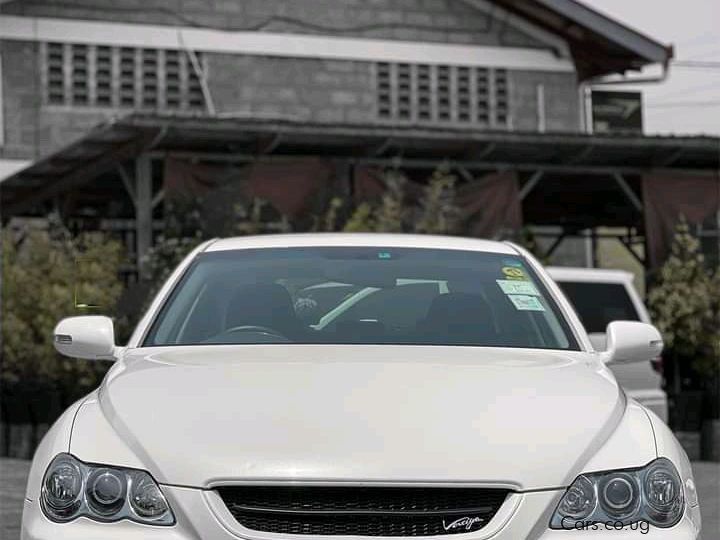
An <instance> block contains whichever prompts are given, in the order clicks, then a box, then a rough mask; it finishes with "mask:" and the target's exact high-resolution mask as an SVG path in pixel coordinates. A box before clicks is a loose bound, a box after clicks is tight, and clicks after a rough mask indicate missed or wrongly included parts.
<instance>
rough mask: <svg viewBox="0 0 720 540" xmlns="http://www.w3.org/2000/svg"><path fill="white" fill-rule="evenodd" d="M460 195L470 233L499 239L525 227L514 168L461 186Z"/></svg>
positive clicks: (468, 232)
mask: <svg viewBox="0 0 720 540" xmlns="http://www.w3.org/2000/svg"><path fill="white" fill-rule="evenodd" d="M457 195H458V196H457V202H458V206H460V208H461V210H462V213H463V216H464V218H465V220H466V223H467V228H466V230H465V234H466V235H467V236H474V237H480V238H497V237H500V236H507V235H508V233H512V232H517V231H519V230H520V227H522V207H521V201H520V194H519V192H518V181H517V174H516V173H514V172H512V171H506V172H499V173H491V174H488V175H486V176H484V177H482V178H480V179H478V180H476V181H474V182H471V183H469V184H465V185H464V186H460V188H458V193H457Z"/></svg>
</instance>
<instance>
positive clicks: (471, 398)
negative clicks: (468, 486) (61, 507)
mask: <svg viewBox="0 0 720 540" xmlns="http://www.w3.org/2000/svg"><path fill="white" fill-rule="evenodd" d="M98 395H99V398H98V399H99V407H100V410H101V411H102V414H103V415H104V417H105V419H106V421H107V422H108V423H109V425H110V426H111V428H112V430H111V431H113V432H114V433H115V434H117V436H118V437H119V439H120V440H122V441H124V444H125V445H127V447H128V448H129V449H130V450H131V451H132V453H133V454H134V455H135V456H137V458H138V460H139V462H140V463H142V464H143V466H144V467H145V468H147V469H148V470H150V472H151V473H152V474H153V475H154V476H155V477H156V478H157V480H158V481H160V482H161V483H167V484H175V485H181V486H193V487H208V486H213V485H218V484H221V483H224V482H233V481H240V480H263V481H265V480H293V481H298V480H300V481H302V480H307V481H310V480H332V481H427V482H468V481H471V482H479V483H488V484H502V485H507V486H511V487H514V488H516V489H542V488H553V487H560V486H566V485H568V484H569V483H570V482H571V481H572V480H573V478H574V477H575V475H576V474H577V473H578V472H579V470H580V468H581V467H582V465H583V464H584V463H586V462H587V460H588V458H589V457H590V456H591V455H592V454H593V453H594V452H595V451H597V449H598V447H599V446H600V445H601V444H602V443H603V442H604V441H605V440H606V439H607V438H608V437H609V435H610V434H611V433H612V432H613V430H614V429H615V426H616V425H617V424H618V422H619V421H620V419H621V417H622V415H623V411H624V408H625V397H624V395H623V393H622V392H621V391H620V390H619V387H618V385H617V383H616V382H615V379H614V378H613V377H612V375H610V374H609V372H608V370H607V369H606V368H605V367H604V366H602V365H601V364H600V363H599V362H598V361H597V360H596V359H595V357H594V355H591V354H586V353H580V352H568V353H563V352H556V351H540V350H527V349H515V350H508V349H494V348H473V347H435V346H433V347H416V346H384V347H383V346H357V345H349V346H329V345H265V346H262V345H260V346H255V345H242V346H202V347H201V346H197V347H177V348H174V347H173V348H154V349H137V350H133V351H130V352H128V353H127V354H126V356H125V358H124V359H123V360H122V361H120V362H118V363H117V364H116V365H115V366H114V368H113V369H112V370H111V372H110V373H109V374H108V376H107V377H106V380H105V382H104V383H103V386H102V387H101V389H100V392H99V394H98ZM96 457H97V458H101V456H96Z"/></svg>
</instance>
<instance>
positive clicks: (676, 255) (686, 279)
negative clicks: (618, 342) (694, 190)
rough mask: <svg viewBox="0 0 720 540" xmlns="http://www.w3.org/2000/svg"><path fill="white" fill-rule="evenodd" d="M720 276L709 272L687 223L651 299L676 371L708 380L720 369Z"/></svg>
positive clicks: (677, 233)
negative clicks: (691, 372)
mask: <svg viewBox="0 0 720 540" xmlns="http://www.w3.org/2000/svg"><path fill="white" fill-rule="evenodd" d="M719 275H720V272H719V271H716V272H715V275H714V277H713V275H712V274H711V272H710V271H709V270H708V269H707V267H706V265H705V260H704V258H703V255H702V254H701V253H700V243H699V242H698V240H697V238H695V237H694V236H693V235H692V234H690V230H689V227H688V225H687V223H686V222H685V220H681V222H680V223H679V224H678V226H677V228H676V231H675V237H674V239H673V243H672V250H671V254H670V257H669V258H668V260H667V261H666V262H665V264H664V265H663V266H662V268H661V269H660V274H659V278H658V280H657V283H656V284H655V286H654V287H653V289H652V290H651V291H650V293H649V294H648V304H649V307H650V311H651V314H652V317H653V321H654V323H655V325H656V326H657V327H658V329H659V330H660V332H661V333H662V334H663V339H664V341H665V349H666V351H667V355H666V356H667V357H668V358H670V359H672V360H673V361H674V363H675V364H676V366H675V367H676V370H680V369H681V368H682V366H683V365H684V366H686V367H690V368H692V370H694V371H696V372H697V373H699V374H701V375H706V376H707V375H711V374H714V373H716V372H717V371H718V370H719V369H720V305H719V304H720V300H719V298H720V294H719V293H720V285H719V283H720V277H718V276H719ZM676 384H677V381H676Z"/></svg>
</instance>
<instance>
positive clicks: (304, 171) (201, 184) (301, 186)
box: [164, 158, 335, 218]
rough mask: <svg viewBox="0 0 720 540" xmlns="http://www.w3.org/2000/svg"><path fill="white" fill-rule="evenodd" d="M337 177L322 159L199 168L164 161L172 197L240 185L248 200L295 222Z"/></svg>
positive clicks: (194, 165)
mask: <svg viewBox="0 0 720 540" xmlns="http://www.w3.org/2000/svg"><path fill="white" fill-rule="evenodd" d="M334 175H335V169H334V167H333V166H332V164H330V163H328V162H325V161H323V160H321V159H316V158H308V159H298V160H297V161H292V162H275V163H253V164H250V165H245V166H242V167H227V166H220V165H200V164H194V163H190V162H188V161H184V160H179V159H174V158H168V159H166V160H165V178H164V184H165V193H166V195H167V196H168V197H169V198H173V197H188V196H190V197H202V196H204V195H206V194H208V192H210V191H212V190H214V189H216V188H221V187H223V186H225V185H227V184H230V183H241V184H242V192H243V195H244V196H246V197H253V196H255V197H259V198H261V199H264V200H266V201H268V202H269V203H270V204H272V205H273V206H274V207H275V208H276V209H277V210H278V211H279V212H280V213H282V214H284V215H286V216H288V217H290V218H293V217H295V216H297V215H299V214H300V213H301V212H302V211H303V210H305V209H306V208H307V207H308V206H309V205H310V204H311V202H312V200H313V196H314V195H315V194H317V192H318V191H319V190H321V189H322V188H324V187H325V186H327V185H328V184H329V183H330V182H331V181H332V179H333V177H334Z"/></svg>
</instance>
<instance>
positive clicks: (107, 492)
mask: <svg viewBox="0 0 720 540" xmlns="http://www.w3.org/2000/svg"><path fill="white" fill-rule="evenodd" d="M40 506H41V507H42V509H43V512H44V513H45V515H46V516H47V517H48V518H50V519H51V520H53V521H59V522H66V521H72V520H73V519H76V518H78V517H80V516H85V517H88V518H90V519H94V520H96V521H105V522H108V521H119V520H121V519H129V520H132V521H137V522H140V523H150V524H154V525H173V524H174V523H175V516H174V515H173V513H172V510H171V509H170V506H169V505H168V503H167V501H166V500H165V496H164V495H163V494H162V491H160V487H159V486H158V485H157V483H155V480H153V478H152V477H151V476H150V475H149V474H148V473H146V472H145V471H138V470H135V469H123V468H120V467H106V466H100V465H89V464H87V463H83V462H82V461H79V460H78V459H76V458H74V457H73V456H71V455H70V454H59V455H58V456H57V457H56V458H55V459H53V460H52V463H50V466H49V467H48V469H47V471H46V472H45V477H44V478H43V484H42V490H41V493H40Z"/></svg>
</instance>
